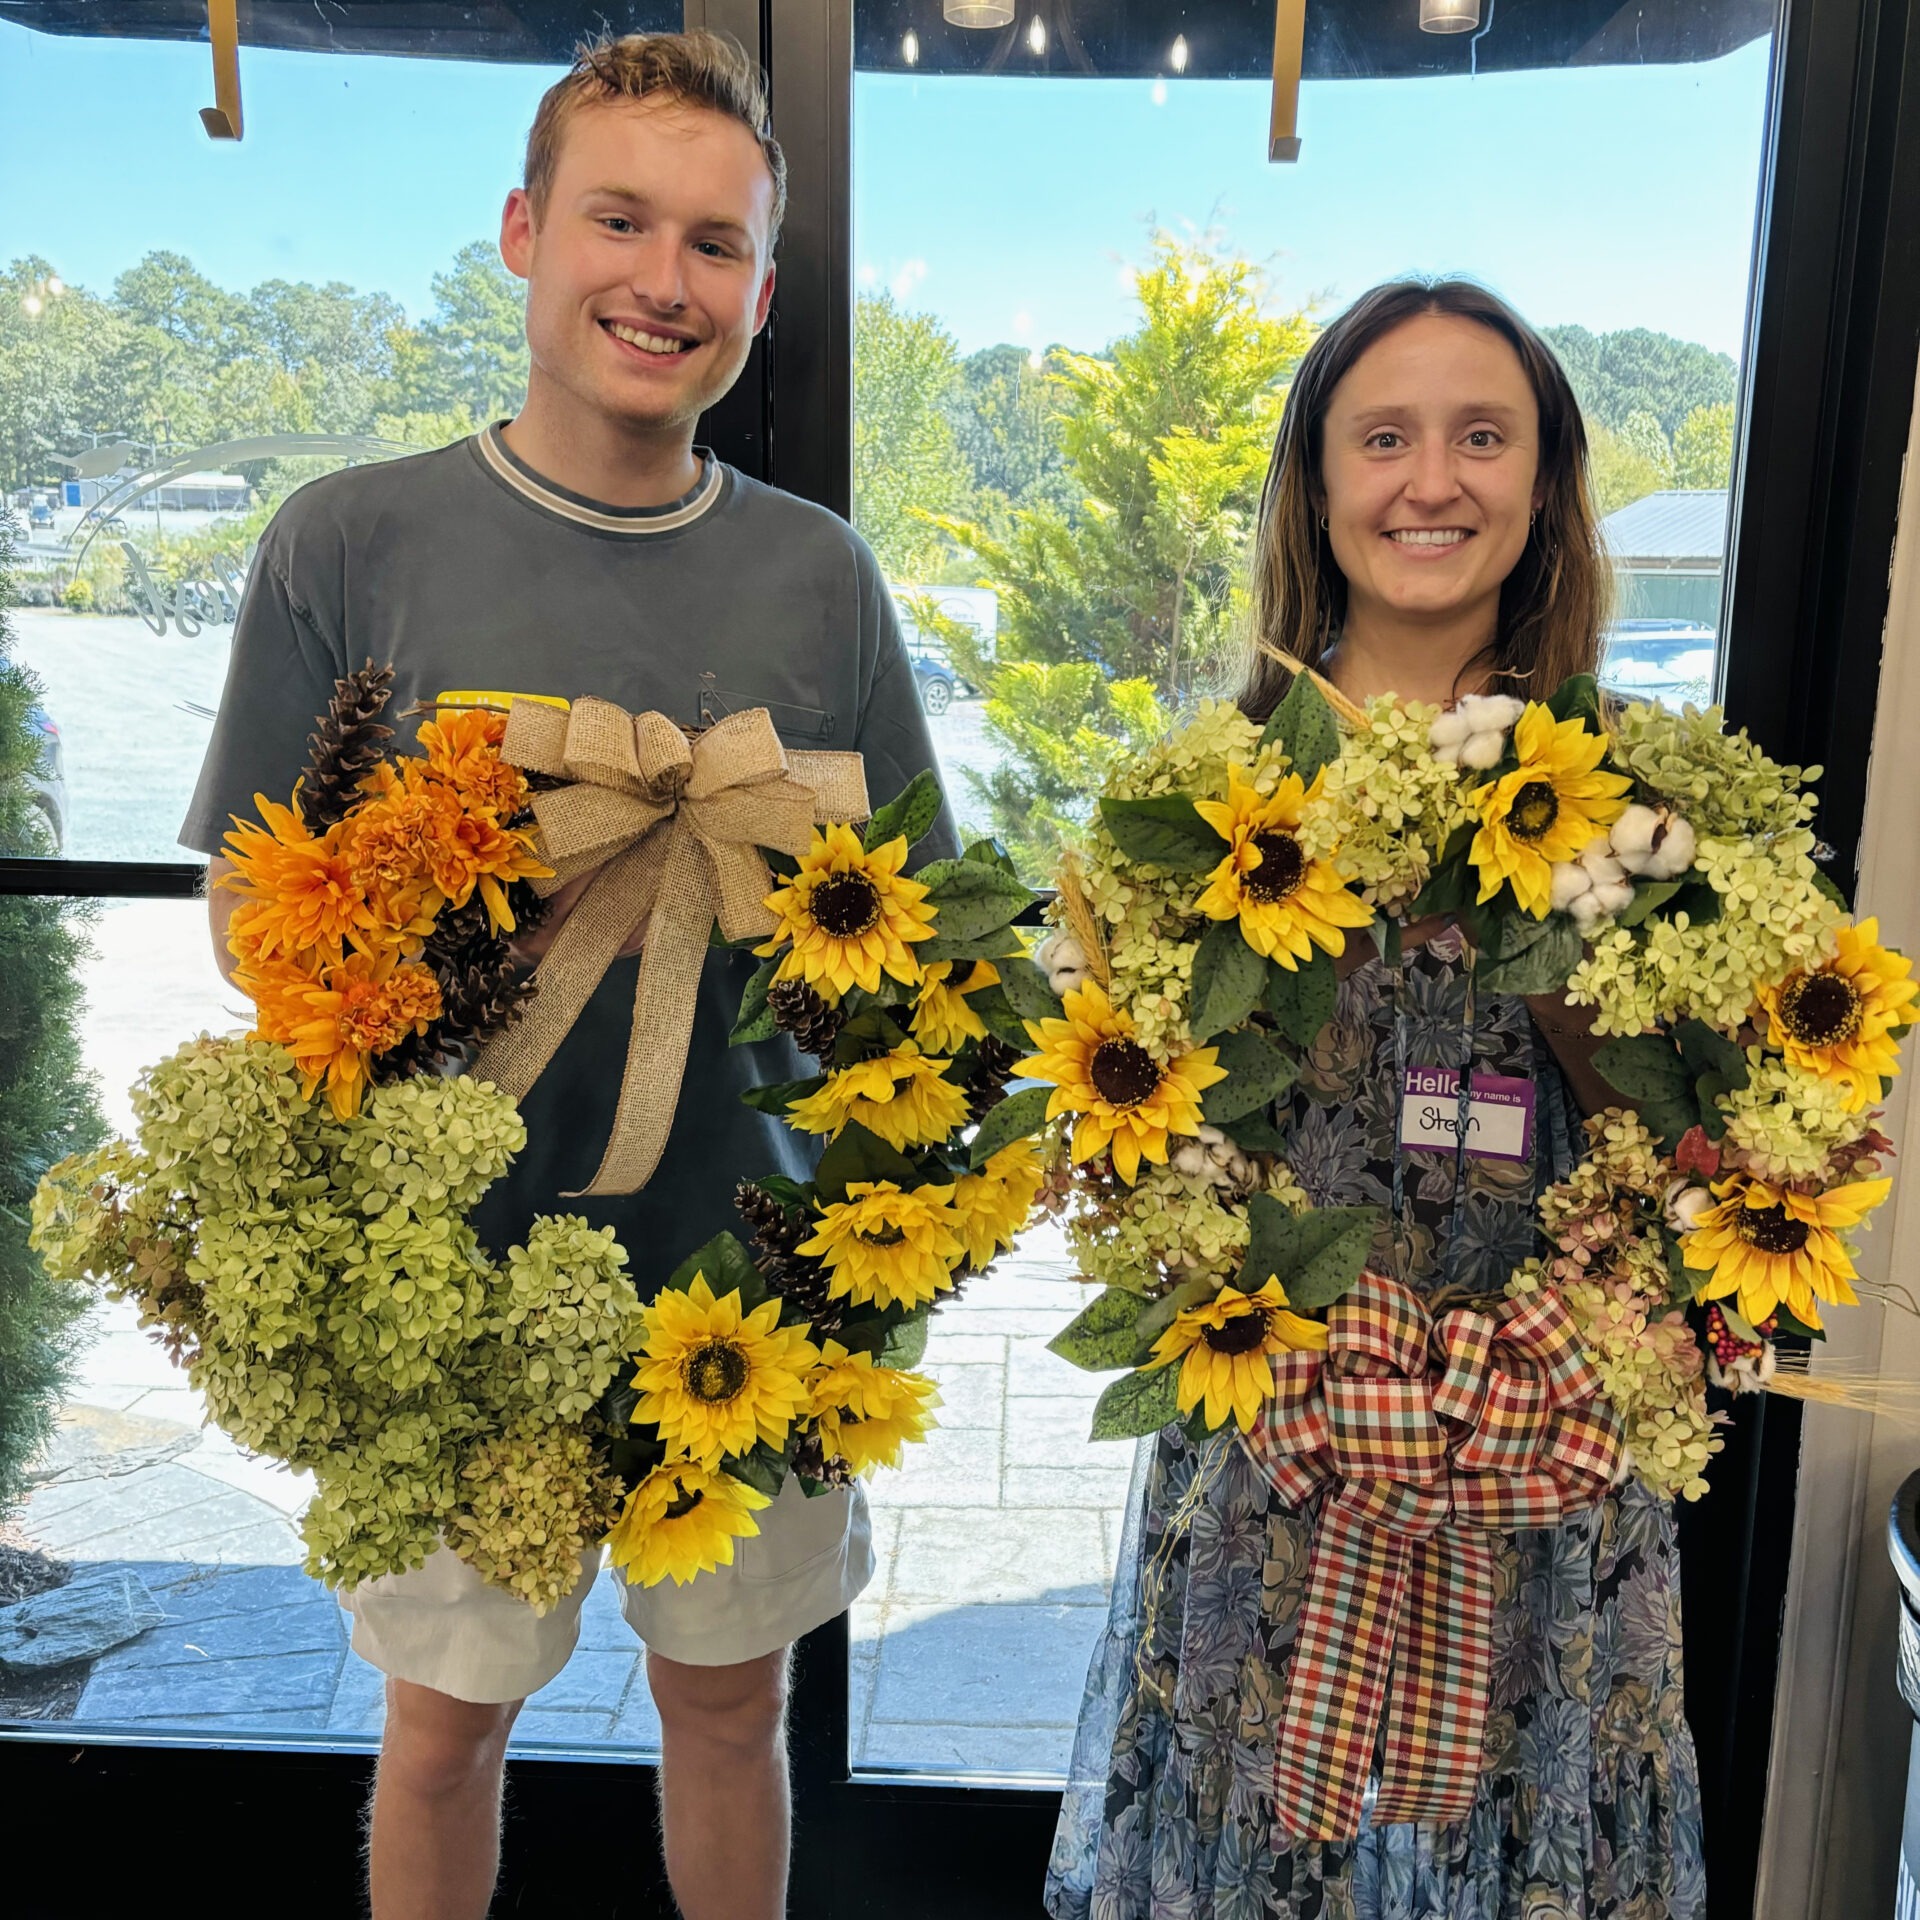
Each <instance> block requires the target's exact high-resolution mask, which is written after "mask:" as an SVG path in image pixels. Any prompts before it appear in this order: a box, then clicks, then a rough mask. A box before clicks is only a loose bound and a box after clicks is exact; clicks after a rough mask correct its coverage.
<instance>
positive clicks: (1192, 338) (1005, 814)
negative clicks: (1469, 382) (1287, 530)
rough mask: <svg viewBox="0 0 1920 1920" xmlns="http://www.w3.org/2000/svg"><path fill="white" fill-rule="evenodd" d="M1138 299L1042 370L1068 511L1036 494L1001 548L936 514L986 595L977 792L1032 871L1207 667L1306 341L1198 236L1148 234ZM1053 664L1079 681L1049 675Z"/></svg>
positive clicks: (1307, 332)
mask: <svg viewBox="0 0 1920 1920" xmlns="http://www.w3.org/2000/svg"><path fill="white" fill-rule="evenodd" d="M1135 296H1136V299H1137V300H1138V303H1139V320H1138V324H1137V325H1136V326H1135V327H1134V329H1133V331H1132V332H1130V333H1129V334H1127V335H1126V336H1125V337H1124V338H1122V339H1120V340H1117V341H1115V342H1114V344H1113V345H1112V347H1111V348H1110V349H1109V350H1108V352H1107V353H1106V354H1105V355H1103V356H1093V355H1088V354H1073V353H1063V354H1061V355H1059V356H1058V360H1059V368H1058V371H1057V372H1056V373H1055V374H1054V375H1053V380H1054V383H1055V389H1056V393H1057V402H1056V404H1057V406H1058V409H1059V413H1060V416H1061V445H1062V450H1063V455H1064V460H1065V469H1066V477H1067V479H1068V480H1069V481H1070V482H1071V484H1072V488H1073V491H1074V493H1075V494H1076V495H1077V496H1078V498H1079V499H1080V501H1081V502H1082V505H1081V508H1080V511H1079V513H1078V514H1077V515H1076V516H1075V517H1074V518H1073V519H1072V520H1069V518H1068V516H1067V515H1066V514H1065V513H1064V512H1063V511H1062V510H1061V509H1060V508H1059V507H1057V506H1054V505H1051V504H1048V503H1046V502H1044V501H1043V502H1042V503H1041V504H1040V505H1038V506H1034V507H1028V508H1024V509H1021V510H1018V511H1016V512H1015V513H1014V514H1013V515H1012V518H1011V526H1010V528H1009V530H1008V532H1007V533H1006V534H1005V535H1004V536H1003V537H998V538H996V537H995V536H994V534H993V533H992V532H991V531H990V530H989V529H988V528H986V527H984V526H982V525H981V524H979V523H978V522H965V521H959V520H949V521H946V522H943V525H944V526H945V529H946V531H947V532H948V533H949V534H951V535H952V536H953V538H954V539H955V540H956V541H958V542H959V543H960V544H961V545H963V546H964V547H966V548H967V549H968V550H969V551H971V552H972V553H974V554H975V555H976V556H978V559H979V562H980V572H981V575H982V577H983V578H984V580H985V581H986V583H987V584H990V585H992V586H993V587H995V588H996V589H997V590H998V592H999V595H1000V634H999V641H998V646H997V650H996V658H995V660H994V661H992V662H987V661H984V660H980V659H978V658H977V657H975V658H974V659H972V660H971V661H967V660H965V659H964V658H963V670H964V671H965V672H966V673H967V677H968V678H969V679H972V680H974V681H975V682H976V684H984V685H985V686H986V688H987V690H988V693H989V696H990V699H989V705H988V712H987V719H988V727H989V731H990V732H991V733H992V735H993V736H994V737H995V739H996V740H997V741H998V743H999V744H1000V745H1001V747H1002V748H1003V749H1004V750H1005V753H1006V756H1007V758H1006V761H1005V763H1004V764H1003V766H1002V768H1001V770H1000V772H999V774H998V775H997V776H996V778H995V779H994V780H993V781H992V782H988V783H979V782H976V788H977V797H978V799H979V800H980V801H981V802H982V803H983V804H984V805H985V806H986V807H987V810H988V812H989V814H990V816H991V824H992V826H993V827H994V829H995V830H996V831H997V832H999V833H1001V834H1002V835H1003V836H1004V837H1005V838H1006V839H1007V840H1008V841H1009V844H1013V845H1016V846H1017V848H1018V849H1020V850H1021V851H1022V853H1023V855H1024V857H1025V859H1026V861H1027V864H1028V868H1029V870H1030V871H1031V870H1035V869H1037V868H1038V867H1040V866H1042V865H1044V863H1045V859H1046V856H1047V853H1048V852H1049V851H1050V849H1049V847H1048V845H1047V843H1046V839H1045V837H1044V835H1043V834H1042V833H1041V832H1040V831H1037V830H1038V829H1049V830H1050V826H1051V823H1052V822H1053V821H1054V820H1055V819H1057V818H1064V817H1069V816H1071V815H1073V814H1074V813H1075V812H1076V811H1084V807H1085V803H1086V799H1087V796H1088V795H1089V793H1090V792H1091V791H1092V789H1093V788H1094V787H1095V786H1097V784H1098V781H1099V778H1100V774H1101V770H1102V769H1103V767H1104V766H1105V764H1106V763H1107V759H1108V758H1109V757H1110V754H1111V753H1112V752H1114V751H1122V750H1125V749H1126V748H1127V747H1128V746H1129V745H1130V744H1131V743H1132V741H1133V739H1134V738H1136V737H1137V733H1136V729H1137V727H1138V726H1140V725H1148V724H1150V719H1149V707H1148V706H1147V705H1143V704H1141V702H1142V701H1150V702H1151V703H1152V704H1153V710H1155V711H1158V712H1160V713H1164V712H1165V711H1166V710H1167V709H1170V708H1173V707H1176V706H1178V705H1179V704H1180V703H1181V702H1183V701H1184V700H1186V699H1188V698H1189V697H1190V696H1191V695H1192V694H1193V693H1194V692H1195V691H1196V690H1197V689H1198V688H1200V687H1202V686H1204V685H1205V684H1206V682H1207V681H1208V679H1209V677H1210V676H1211V674H1212V673H1213V671H1214V670H1216V669H1217V666H1218V663H1219V660H1220V657H1221V655H1222V653H1223V651H1224V649H1225V648H1226V646H1227V644H1228V643H1229V641H1230V639H1231V638H1232V635H1233V634H1234V632H1235V630H1236V628H1237V625H1238V619H1239V615H1240V612H1241V600H1242V593H1241V574H1242V571H1243V568H1244V562H1245V551H1246V544H1247V538H1248V535H1249V533H1250V531H1251V529H1252V525H1253V517H1254V513H1255V511H1256V509H1257V507H1258V504H1259V495H1260V485H1261V477H1262V475H1263V473H1264V471H1265V468H1266V463H1267V457H1268V450H1269V448H1270V446H1271V444H1272V440H1273V434H1274V430H1275V428H1276V426H1277V425H1278V422H1279V416H1280V408H1281V405H1282V401H1283V398H1284V386H1283V382H1284V380H1285V378H1286V376H1287V375H1288V373H1289V372H1290V371H1291V369H1292V367H1293V366H1294V365H1295V364H1296V363H1297V361H1298V359H1299V357H1300V355H1301V354H1302V353H1303V352H1304V351H1305V350H1306V346H1307V343H1308V341H1309V340H1310V339H1311V338H1312V323H1311V321H1310V320H1309V319H1308V317H1307V316H1306V315H1305V314H1304V313H1297V312H1296V313H1289V314H1280V315H1275V314H1271V313H1269V312H1268V311H1267V309H1266V305H1265V296H1264V289H1263V287H1262V285H1261V282H1260V280H1259V277H1258V275H1257V273H1256V271H1255V269H1254V267H1253V266H1252V264H1251V263H1250V262H1248V261H1246V260H1243V259H1239V258H1236V257H1233V256H1231V255H1228V254H1224V253H1220V252H1216V251H1215V250H1214V249H1213V248H1212V247H1210V246H1208V245H1206V244H1198V245H1182V244H1181V243H1179V242H1177V241H1175V240H1172V239H1170V238H1168V237H1166V236H1164V235H1162V236H1159V237H1158V238H1157V239H1156V240H1155V242H1154V249H1153V256H1152V260H1151V262H1150V264H1149V266H1148V267H1147V269H1146V270H1145V271H1144V272H1142V273H1141V274H1140V275H1139V276H1138V278H1137V279H1136V281H1135ZM961 653H962V656H964V654H965V648H964V646H963V647H962V649H961ZM1068 666H1072V667H1075V668H1079V667H1082V666H1091V667H1092V668H1093V669H1095V671H1094V673H1093V674H1092V675H1090V676H1089V675H1084V674H1081V673H1077V672H1076V673H1074V674H1071V675H1061V674H1059V673H1058V672H1056V671H1053V670H1055V669H1059V668H1063V667H1068ZM1027 667H1032V668H1035V669H1038V670H1039V671H1036V672H1026V671H1016V670H1015V669H1017V668H1018V669H1024V668H1027ZM983 676H984V677H983ZM1133 688H1138V689H1139V690H1140V692H1139V693H1138V694H1135V693H1134V692H1132V691H1123V690H1129V689H1133ZM1075 700H1081V702H1082V705H1081V707H1080V709H1078V712H1079V713H1080V715H1081V716H1082V717H1080V718H1076V719H1074V720H1073V723H1072V724H1071V725H1070V726H1069V725H1067V724H1066V716H1069V715H1072V714H1074V713H1075V712H1076V709H1075V708H1074V707H1073V704H1072V703H1073V701H1075ZM1124 702H1132V703H1133V704H1132V705H1131V706H1130V707H1127V709H1126V711H1124V712H1123V711H1120V710H1119V707H1118V706H1117V705H1116V703H1124ZM1098 740H1105V741H1106V742H1108V745H1107V746H1106V747H1104V748H1102V747H1100V746H1098V745H1097V744H1096V742H1097V741H1098Z"/></svg>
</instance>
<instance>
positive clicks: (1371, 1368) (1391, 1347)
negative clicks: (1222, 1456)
mask: <svg viewBox="0 0 1920 1920" xmlns="http://www.w3.org/2000/svg"><path fill="white" fill-rule="evenodd" d="M1274 1375H1275V1381H1274V1386H1275V1391H1274V1397H1273V1399H1272V1400H1271V1401H1270V1402H1269V1403H1268V1405H1267V1407H1266V1408H1265V1410H1264V1412H1263V1413H1262V1415H1261V1418H1260V1420H1259V1421H1258V1422H1257V1423H1256V1424H1255V1426H1254V1429H1253V1431H1252V1432H1251V1433H1250V1434H1248V1435H1247V1436H1246V1437H1245V1445H1246V1447H1247V1449H1248V1451H1249V1453H1250V1454H1251V1455H1252V1457H1253V1459H1254V1461H1255V1462H1256V1464H1257V1465H1258V1466H1259V1467H1260V1468H1261V1469H1262V1471H1264V1472H1265V1473H1266V1474H1267V1475H1268V1477H1269V1478H1270V1479H1271V1480H1272V1482H1273V1484H1274V1486H1275V1487H1276V1488H1277V1489H1278V1491H1279V1493H1280V1495H1281V1497H1282V1499H1283V1500H1285V1501H1286V1503H1287V1504H1288V1505H1289V1506H1291V1507H1299V1506H1303V1505H1304V1504H1305V1503H1306V1502H1307V1501H1308V1500H1310V1499H1311V1498H1312V1497H1313V1496H1314V1495H1315V1494H1317V1493H1319V1492H1320V1491H1321V1490H1322V1489H1323V1488H1325V1489H1328V1492H1327V1499H1326V1505H1325V1508H1324V1510H1323V1511H1322V1513H1321V1516H1320V1525H1319V1530H1318V1532H1317V1533H1316V1535H1315V1537H1314V1543H1313V1559H1312V1564H1311V1567H1310V1569H1309V1572H1308V1577H1307V1595H1306V1603H1305V1607H1304V1609H1303V1611H1302V1613H1301V1616H1300V1627H1299V1635H1298V1639H1297V1640H1296V1642H1295V1650H1294V1656H1293V1668H1292V1674H1291V1678H1290V1680H1289V1682H1288V1687H1287V1697H1286V1702H1285V1705H1284V1707H1283V1708H1282V1711H1281V1714H1280V1720H1279V1724H1278V1727H1277V1729H1276V1731H1275V1737H1274V1752H1275V1761H1274V1815H1275V1818H1274V1828H1275V1835H1276V1840H1277V1842H1278V1843H1279V1844H1284V1845H1295V1844H1298V1843H1299V1842H1301V1841H1306V1840H1351V1839H1352V1838H1354V1836H1355V1835H1356V1834H1358V1832H1359V1830H1360V1815H1361V1805H1362V1801H1363V1798H1364V1796H1365V1792H1366V1786H1367V1777H1368V1774H1369V1772H1370V1771H1371V1769H1372V1765H1373V1758H1374V1752H1375V1747H1376V1744H1377V1742H1378V1741H1379V1737H1380V1730H1381V1722H1382V1718H1383V1715H1384V1719H1385V1743H1384V1760H1383V1764H1382V1768H1381V1778H1380V1794H1379V1799H1378V1801H1377V1803H1376V1805H1375V1809H1374V1819H1375V1821H1376V1822H1377V1823H1379V1824H1381V1825H1385V1824H1387V1823H1389V1822H1394V1821H1405V1820H1418V1821H1428V1822H1432V1823H1435V1824H1442V1823H1445V1822H1448V1821H1453V1820H1459V1819H1462V1818H1464V1817H1465V1815H1466V1814H1467V1812H1468V1811H1469V1809H1470V1808H1471V1806H1472V1804H1473V1793H1474V1787H1475V1784H1476V1783H1477V1781H1478V1778H1479V1773H1480V1745H1481V1736H1482V1734H1483V1732H1484V1730H1485V1726H1486V1718H1487V1695H1488V1691H1489V1686H1490V1682H1491V1675H1492V1664H1493V1571H1494V1545H1493V1540H1492V1537H1491V1536H1492V1535H1493V1534H1494V1533H1497V1532H1506V1531H1511V1530H1513V1529H1516V1528H1521V1527H1550V1526H1554V1525H1557V1524H1558V1523H1559V1521H1560V1520H1561V1519H1562V1518H1563V1517H1564V1516H1566V1515H1567V1514H1569V1513H1575V1512H1578V1511H1579V1510H1580V1509H1582V1508H1583V1507H1588V1506H1591V1505H1593V1504H1594V1503H1595V1502H1596V1501H1598V1500H1599V1499H1600V1498H1601V1497H1602V1496H1603V1495H1604V1494H1605V1493H1606V1490H1607V1488H1608V1487H1609V1485H1611V1484H1612V1481H1613V1478H1614V1474H1615V1470H1616V1468H1617V1466H1618V1464H1619V1461H1620V1457H1621V1438H1620V1429H1619V1425H1618V1423H1617V1422H1616V1420H1615V1418H1614V1415H1613V1411H1612V1409H1611V1408H1610V1407H1609V1406H1608V1405H1607V1403H1606V1402H1605V1401H1604V1400H1603V1399H1601V1398H1600V1383H1599V1380H1598V1378H1597V1376H1596V1375H1595V1373H1594V1371H1593V1369H1592V1367H1591V1366H1590V1365H1589V1364H1588V1362H1587V1359H1586V1355H1585V1353H1584V1351H1583V1349H1582V1347H1581V1344H1580V1337H1579V1334H1578V1333H1577V1332H1576V1331H1575V1328H1574V1325H1573V1321H1572V1319H1571V1317H1570V1316H1569V1315H1568V1313H1567V1310H1566V1308H1565V1307H1564V1306H1563V1305H1562V1304H1561V1302H1560V1299H1559V1297H1558V1295H1556V1294H1551V1293H1542V1294H1536V1295H1534V1296H1532V1297H1531V1298H1528V1299H1525V1300H1509V1301H1504V1302H1502V1303H1501V1304H1500V1305H1499V1306H1498V1307H1496V1308H1494V1309H1493V1310H1492V1311H1491V1312H1479V1311H1476V1310H1472V1309H1468V1308H1456V1309H1454V1310H1452V1311H1451V1312H1447V1313H1443V1314H1441V1315H1440V1317H1439V1318H1438V1319H1437V1320H1435V1319H1433V1318H1432V1317H1431V1316H1430V1315H1429V1314H1428V1312H1427V1309H1426V1307H1425V1306H1424V1305H1423V1304H1422V1302H1421V1301H1420V1299H1419V1297H1418V1296H1417V1295H1416V1294H1414V1293H1413V1292H1411V1291H1410V1290H1409V1289H1408V1288H1406V1287H1404V1286H1401V1285H1400V1284H1399V1283H1398V1282H1397V1281H1393V1280H1387V1279H1383V1278H1382V1277H1381V1276H1380V1275H1378V1274H1372V1273H1368V1274H1363V1275H1362V1276H1361V1277H1360V1280H1359V1282H1358V1283H1357V1284H1356V1285H1355V1286H1354V1287H1353V1288H1352V1290H1351V1291H1350V1292H1348V1293H1347V1294H1346V1295H1345V1296H1344V1297H1343V1298H1342V1299H1340V1300H1339V1301H1338V1302H1337V1303H1336V1304H1335V1305H1334V1307H1333V1308H1332V1309H1331V1311H1330V1312H1329V1313H1328V1315H1327V1350H1326V1353H1325V1354H1324V1356H1323V1355H1321V1354H1319V1353H1285V1354H1278V1355H1276V1356H1275V1358H1274Z"/></svg>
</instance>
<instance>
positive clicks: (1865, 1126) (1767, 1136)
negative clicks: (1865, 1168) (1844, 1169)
mask: <svg viewBox="0 0 1920 1920" xmlns="http://www.w3.org/2000/svg"><path fill="white" fill-rule="evenodd" d="M1719 1105H1720V1111H1721V1112H1722V1113H1723V1114H1724V1115H1725V1116H1726V1122H1727V1132H1726V1138H1725V1139H1724V1140H1723V1141H1722V1142H1721V1150H1722V1152H1725V1153H1730V1154H1731V1155H1732V1156H1733V1157H1735V1158H1737V1159H1738V1161H1739V1162H1740V1164H1741V1165H1742V1166H1743V1167H1745V1168H1746V1170H1747V1171H1748V1172H1749V1173H1752V1174H1755V1175H1757V1176H1758V1177H1759V1178H1760V1179H1762V1180H1765V1181H1768V1182H1770V1183H1771V1184H1773V1185H1775V1186H1781V1185H1794V1186H1799V1187H1802V1188H1807V1187H1828V1186H1832V1185H1834V1184H1836V1182H1837V1180H1838V1179H1839V1178H1840V1177H1842V1176H1841V1175H1839V1173H1838V1172H1837V1170H1836V1169H1835V1167H1834V1164H1833V1162H1834V1156H1835V1154H1836V1153H1837V1152H1838V1151H1839V1150H1840V1149H1841V1148H1843V1147H1850V1146H1852V1145H1854V1144H1855V1143H1856V1142H1857V1141H1859V1140H1862V1139H1864V1138H1865V1137H1866V1135H1867V1133H1868V1132H1869V1131H1870V1130H1871V1128H1872V1126H1873V1114H1872V1112H1871V1110H1870V1109H1867V1108H1862V1109H1861V1110H1860V1111H1859V1112H1857V1113H1854V1112H1849V1111H1848V1108H1847V1089H1846V1088H1845V1087H1844V1086H1842V1085H1840V1084H1839V1083H1838V1082H1836V1081H1832V1080H1822V1079H1820V1078H1819V1077H1818V1076H1817V1075H1814V1074H1810V1073H1802V1072H1801V1071H1800V1070H1799V1069H1798V1068H1797V1067H1792V1066H1789V1065H1788V1064H1787V1062H1786V1061H1785V1060H1783V1059H1781V1057H1780V1056H1779V1055H1778V1054H1776V1053H1768V1052H1767V1051H1766V1050H1765V1049H1764V1048H1761V1047H1749V1048H1748V1049H1747V1084H1746V1085H1745V1086H1744V1087H1741V1088H1738V1089H1736V1090H1735V1091H1734V1092H1732V1093H1725V1094H1722V1095H1721V1096H1720V1102H1719Z"/></svg>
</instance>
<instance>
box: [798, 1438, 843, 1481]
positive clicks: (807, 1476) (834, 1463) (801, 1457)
mask: <svg viewBox="0 0 1920 1920" xmlns="http://www.w3.org/2000/svg"><path fill="white" fill-rule="evenodd" d="M793 1470H794V1472H795V1473H797V1474H798V1475H799V1476H800V1477H801V1479H803V1480H812V1481H815V1482H817V1483H818V1484H819V1485H821V1486H823V1487H850V1486H852V1485H853V1469H852V1468H851V1467H850V1466H848V1465H847V1463H846V1462H845V1461H844V1460H843V1459H841V1458H840V1456H839V1455H838V1454H835V1455H833V1457H832V1458H831V1459H829V1458H828V1456H827V1450H826V1448H825V1447H823V1446H822V1445H821V1444H820V1436H819V1435H818V1434H817V1433H810V1434H808V1435H807V1437H806V1438H805V1439H804V1440H802V1441H801V1442H800V1444H799V1446H798V1447H796V1448H795V1449H794V1454H793Z"/></svg>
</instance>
